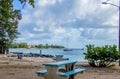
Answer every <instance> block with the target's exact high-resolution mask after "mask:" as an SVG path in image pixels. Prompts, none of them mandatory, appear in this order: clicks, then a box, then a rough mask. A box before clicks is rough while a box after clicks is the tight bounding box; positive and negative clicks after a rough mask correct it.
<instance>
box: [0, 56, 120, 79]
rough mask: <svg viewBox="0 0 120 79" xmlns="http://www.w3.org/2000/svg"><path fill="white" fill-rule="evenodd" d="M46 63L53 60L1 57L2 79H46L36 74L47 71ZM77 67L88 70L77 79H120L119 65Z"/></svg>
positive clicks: (84, 65)
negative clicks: (43, 70)
mask: <svg viewBox="0 0 120 79" xmlns="http://www.w3.org/2000/svg"><path fill="white" fill-rule="evenodd" d="M46 62H53V60H52V59H51V58H41V57H36V58H35V57H23V59H21V60H19V59H17V58H16V57H7V56H1V55H0V79H44V78H42V77H38V76H37V75H36V74H35V72H36V71H38V70H42V69H45V67H44V66H43V65H42V64H43V63H46ZM75 67H76V68H85V69H86V71H85V72H84V73H83V74H77V75H76V76H75V79H120V67H119V66H118V63H116V66H114V67H112V68H97V67H95V68H94V67H91V66H89V65H88V63H87V62H78V63H77V64H76V66H75Z"/></svg>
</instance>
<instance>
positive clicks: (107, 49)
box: [84, 45, 120, 67]
mask: <svg viewBox="0 0 120 79" xmlns="http://www.w3.org/2000/svg"><path fill="white" fill-rule="evenodd" d="M86 47H87V52H86V53H84V54H85V59H87V60H88V63H89V64H90V65H91V66H94V67H107V66H110V65H111V63H112V62H113V61H116V60H119V59H120V52H119V51H117V46H116V45H113V46H108V45H105V46H103V47H95V46H94V45H86Z"/></svg>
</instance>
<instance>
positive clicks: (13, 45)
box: [10, 42, 65, 49]
mask: <svg viewBox="0 0 120 79" xmlns="http://www.w3.org/2000/svg"><path fill="white" fill-rule="evenodd" d="M10 48H46V49H47V48H65V47H64V46H60V45H49V44H45V45H44V44H38V45H29V44H27V43H24V42H23V43H12V44H11V45H10Z"/></svg>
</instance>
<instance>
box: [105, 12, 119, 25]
mask: <svg viewBox="0 0 120 79" xmlns="http://www.w3.org/2000/svg"><path fill="white" fill-rule="evenodd" d="M118 19H119V17H118V13H117V14H114V15H112V16H110V17H109V18H108V19H107V21H106V22H104V23H103V25H109V26H118Z"/></svg>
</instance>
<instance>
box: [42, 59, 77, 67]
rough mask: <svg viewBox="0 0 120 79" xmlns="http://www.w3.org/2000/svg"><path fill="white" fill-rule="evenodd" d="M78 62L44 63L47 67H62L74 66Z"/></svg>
mask: <svg viewBox="0 0 120 79" xmlns="http://www.w3.org/2000/svg"><path fill="white" fill-rule="evenodd" d="M76 62H77V61H72V60H67V61H59V62H51V63H44V64H43V65H45V66H62V65H67V64H74V63H76Z"/></svg>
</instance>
